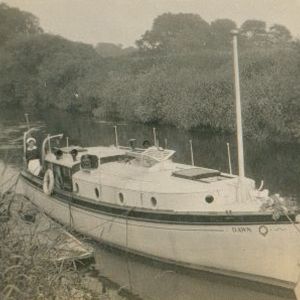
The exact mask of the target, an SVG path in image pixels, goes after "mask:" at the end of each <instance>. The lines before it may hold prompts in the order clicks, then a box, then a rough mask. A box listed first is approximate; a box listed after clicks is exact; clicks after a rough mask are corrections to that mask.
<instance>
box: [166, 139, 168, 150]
mask: <svg viewBox="0 0 300 300" xmlns="http://www.w3.org/2000/svg"><path fill="white" fill-rule="evenodd" d="M167 148H168V139H167V138H165V149H167Z"/></svg>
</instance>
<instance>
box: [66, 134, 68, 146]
mask: <svg viewBox="0 0 300 300" xmlns="http://www.w3.org/2000/svg"><path fill="white" fill-rule="evenodd" d="M66 143H67V148H69V137H68V136H67V137H66Z"/></svg>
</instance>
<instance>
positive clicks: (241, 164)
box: [231, 30, 245, 178]
mask: <svg viewBox="0 0 300 300" xmlns="http://www.w3.org/2000/svg"><path fill="white" fill-rule="evenodd" d="M231 33H232V35H233V60H234V79H235V101H236V104H235V107H236V127H237V145H238V162H239V176H240V177H241V178H243V177H245V167H244V145H243V127H242V109H241V92H240V76H239V59H238V45H237V35H238V31H237V30H232V31H231Z"/></svg>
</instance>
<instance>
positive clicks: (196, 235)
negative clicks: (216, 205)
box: [19, 179, 300, 288]
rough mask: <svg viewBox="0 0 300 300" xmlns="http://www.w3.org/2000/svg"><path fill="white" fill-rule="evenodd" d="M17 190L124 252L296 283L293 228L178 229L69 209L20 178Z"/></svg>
mask: <svg viewBox="0 0 300 300" xmlns="http://www.w3.org/2000/svg"><path fill="white" fill-rule="evenodd" d="M19 191H20V192H22V193H23V194H24V195H26V196H27V197H28V198H29V199H30V200H31V201H32V202H33V203H34V204H35V205H37V206H38V207H39V208H40V209H42V210H43V211H45V212H46V213H47V214H48V215H50V216H51V217H53V218H54V219H56V220H57V221H59V222H61V223H63V224H65V225H70V226H72V227H73V228H74V229H75V230H76V231H78V232H81V233H83V234H85V235H89V236H91V237H92V238H94V239H96V240H99V241H103V242H105V243H107V244H110V245H113V246H116V247H118V248H121V249H125V250H126V251H130V252H133V253H137V254H141V255H144V256H147V257H152V258H155V259H160V260H163V261H169V262H173V263H176V264H179V265H184V266H188V267H191V268H195V269H201V270H207V271H213V272H217V273H222V274H226V275H231V276H238V277H241V278H246V279H250V280H255V281H260V282H264V283H268V284H275V285H280V286H283V287H288V288H294V287H295V286H296V284H297V282H298V276H299V271H300V270H299V265H298V263H299V255H300V235H299V232H297V230H296V229H295V228H294V225H292V224H276V223H274V224H268V225H261V224H249V225H244V224H243V225H236V224H234V225H232V224H231V225H230V224H229V225H186V224H183V225H182V224H178V225H177V224H165V223H159V222H150V221H149V220H148V221H136V220H131V219H129V218H128V219H127V218H124V216H122V217H111V216H108V215H105V214H101V213H99V212H91V211H88V210H85V209H82V208H78V207H74V206H71V205H68V204H67V203H65V202H62V201H60V200H58V199H56V198H55V197H51V196H47V195H45V194H44V193H43V192H42V191H41V190H39V189H38V188H36V187H35V186H33V185H31V184H28V183H27V182H25V180H23V179H21V180H20V184H19Z"/></svg>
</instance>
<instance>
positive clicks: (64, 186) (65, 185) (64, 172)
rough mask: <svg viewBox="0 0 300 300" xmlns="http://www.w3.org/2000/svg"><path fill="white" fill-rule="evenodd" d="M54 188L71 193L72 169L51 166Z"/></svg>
mask: <svg viewBox="0 0 300 300" xmlns="http://www.w3.org/2000/svg"><path fill="white" fill-rule="evenodd" d="M53 173H54V186H55V187H56V188H57V189H61V190H65V191H69V192H71V191H72V186H73V185H72V169H70V168H68V167H65V166H60V165H55V164H53Z"/></svg>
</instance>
